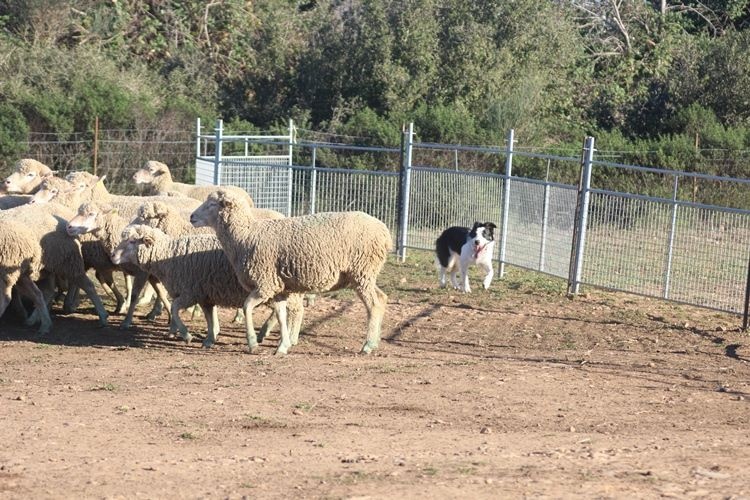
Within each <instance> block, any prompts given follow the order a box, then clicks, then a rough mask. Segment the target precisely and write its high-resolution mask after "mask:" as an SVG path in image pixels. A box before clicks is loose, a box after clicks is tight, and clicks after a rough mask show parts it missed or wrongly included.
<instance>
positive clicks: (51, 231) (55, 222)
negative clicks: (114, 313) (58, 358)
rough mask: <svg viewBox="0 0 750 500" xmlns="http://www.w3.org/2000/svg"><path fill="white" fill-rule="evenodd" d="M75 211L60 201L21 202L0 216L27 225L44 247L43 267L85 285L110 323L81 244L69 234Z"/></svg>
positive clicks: (103, 321) (103, 318)
mask: <svg viewBox="0 0 750 500" xmlns="http://www.w3.org/2000/svg"><path fill="white" fill-rule="evenodd" d="M73 215H74V212H72V211H71V210H70V209H69V208H67V207H65V206H63V205H59V204H57V203H47V204H43V205H22V206H20V207H16V208H12V209H10V210H4V211H2V212H0V220H11V221H14V222H17V223H20V224H22V225H25V226H27V228H28V232H29V233H30V234H32V235H33V236H34V237H35V238H36V239H37V240H38V241H39V244H40V246H41V248H42V262H41V269H43V270H44V271H45V272H46V273H47V274H51V275H53V276H55V277H58V278H62V279H64V280H65V281H66V282H67V283H68V284H69V285H70V286H78V287H80V288H83V290H84V291H85V292H86V295H87V296H88V297H89V299H90V300H91V302H92V303H93V304H94V307H95V308H96V312H97V314H98V316H99V322H100V324H102V325H106V324H107V316H108V315H107V312H106V311H105V310H104V305H103V304H102V301H101V299H100V298H99V295H98V294H97V292H96V289H95V288H94V284H93V283H92V282H91V280H90V279H89V278H88V276H86V267H85V264H84V261H83V255H82V252H81V245H80V243H79V242H78V241H77V240H74V239H72V238H70V237H69V236H68V235H67V234H66V230H65V227H66V224H67V221H68V220H69V219H71V218H72V217H73Z"/></svg>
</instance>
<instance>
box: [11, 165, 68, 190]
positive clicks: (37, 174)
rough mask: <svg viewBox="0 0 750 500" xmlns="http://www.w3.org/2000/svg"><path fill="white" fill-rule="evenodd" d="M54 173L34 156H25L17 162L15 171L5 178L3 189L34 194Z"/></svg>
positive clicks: (14, 167)
mask: <svg viewBox="0 0 750 500" xmlns="http://www.w3.org/2000/svg"><path fill="white" fill-rule="evenodd" d="M54 173H55V172H54V171H53V170H52V169H50V168H49V167H48V166H47V165H45V164H44V163H42V162H40V161H37V160H34V159H32V158H24V159H22V160H18V161H17V162H16V163H15V165H14V166H13V173H11V174H10V175H9V176H8V177H6V178H5V182H4V183H3V190H4V191H5V192H6V193H9V194H32V193H34V192H36V190H37V188H38V187H39V185H40V184H41V183H42V180H43V179H44V178H45V177H49V176H51V175H54Z"/></svg>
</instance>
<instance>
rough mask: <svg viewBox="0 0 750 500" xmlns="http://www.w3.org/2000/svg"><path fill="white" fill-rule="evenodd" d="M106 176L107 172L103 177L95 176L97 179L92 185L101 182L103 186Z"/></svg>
mask: <svg viewBox="0 0 750 500" xmlns="http://www.w3.org/2000/svg"><path fill="white" fill-rule="evenodd" d="M106 178H107V174H104V175H102V176H101V177H96V178H95V179H96V180H95V181H94V182H92V183H91V184H92V185H96V184H101V185H102V186H103V185H104V179H106Z"/></svg>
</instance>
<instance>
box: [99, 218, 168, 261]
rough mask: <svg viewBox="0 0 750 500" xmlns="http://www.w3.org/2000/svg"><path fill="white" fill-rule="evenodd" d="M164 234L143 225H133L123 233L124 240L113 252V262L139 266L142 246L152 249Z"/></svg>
mask: <svg viewBox="0 0 750 500" xmlns="http://www.w3.org/2000/svg"><path fill="white" fill-rule="evenodd" d="M164 236H165V235H164V233H162V232H161V231H159V230H158V229H155V228H153V227H149V226H146V225H143V224H131V225H129V226H127V227H126V228H125V229H124V230H123V231H122V240H121V241H120V243H119V244H118V245H117V247H116V248H115V249H114V250H113V251H112V257H111V258H112V262H113V263H114V264H122V263H124V262H130V263H132V264H138V249H139V247H141V246H144V247H146V248H150V247H152V246H153V245H154V243H156V240H157V239H158V238H159V237H164Z"/></svg>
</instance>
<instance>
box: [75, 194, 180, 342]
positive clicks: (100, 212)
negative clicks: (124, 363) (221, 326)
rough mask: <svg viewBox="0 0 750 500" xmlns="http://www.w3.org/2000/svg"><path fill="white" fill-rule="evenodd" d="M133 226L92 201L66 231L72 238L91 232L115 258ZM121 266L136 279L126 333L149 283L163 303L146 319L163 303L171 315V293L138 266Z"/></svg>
mask: <svg viewBox="0 0 750 500" xmlns="http://www.w3.org/2000/svg"><path fill="white" fill-rule="evenodd" d="M129 223H130V221H129V220H128V219H124V218H122V217H120V215H119V214H118V211H117V209H113V208H111V207H107V206H99V205H98V204H96V203H93V202H88V203H83V204H81V206H80V207H78V213H77V214H76V216H75V217H73V218H71V219H70V220H69V221H68V225H67V227H66V230H67V232H68V234H69V235H70V236H80V235H84V234H87V233H90V234H91V235H92V236H93V237H94V238H96V239H97V240H99V241H100V242H101V244H102V246H103V248H104V250H105V251H106V253H107V255H108V256H111V255H112V252H113V251H114V249H115V248H116V247H117V245H118V244H119V243H120V240H121V235H122V231H123V230H124V229H125V227H126V226H127V225H128V224H129ZM119 267H120V269H121V270H122V271H124V272H125V273H127V274H128V275H131V276H133V277H134V280H133V287H132V292H131V294H130V295H129V297H128V301H127V303H128V309H127V313H126V315H125V319H123V321H122V323H120V328H121V329H123V330H124V329H127V328H130V326H131V325H132V323H133V316H134V315H135V307H136V305H137V302H138V301H137V300H136V298H137V297H138V295H139V294H140V293H141V290H142V289H143V287H144V286H145V284H146V282H147V281H148V282H149V283H151V286H153V287H154V290H156V293H157V295H158V297H159V300H157V301H156V303H155V304H154V308H153V309H152V310H151V312H150V313H149V314H148V315H147V316H146V318H147V319H154V318H155V317H156V316H157V315H158V314H159V312H160V311H161V306H160V304H159V301H161V303H163V304H164V306H165V307H166V310H167V313H168V314H171V312H170V311H171V304H170V302H169V296H168V294H167V291H166V289H165V288H164V286H163V285H161V283H159V281H158V280H157V279H156V278H155V277H153V276H150V275H149V274H148V273H147V272H145V271H143V270H142V269H140V268H139V267H137V266H133V265H132V264H124V265H120V266H119ZM170 322H171V318H170Z"/></svg>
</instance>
